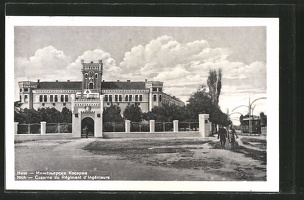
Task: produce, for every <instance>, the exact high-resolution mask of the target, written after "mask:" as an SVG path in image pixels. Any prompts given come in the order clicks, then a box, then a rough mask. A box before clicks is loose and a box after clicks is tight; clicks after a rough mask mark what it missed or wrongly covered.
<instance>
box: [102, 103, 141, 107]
mask: <svg viewBox="0 0 304 200" xmlns="http://www.w3.org/2000/svg"><path fill="white" fill-rule="evenodd" d="M107 105H108V106H109V105H113V103H112V102H110V103H109V102H108V103H107ZM115 105H118V106H119V103H116V104H115ZM129 105H131V103H130V102H129V103H128V106H129ZM135 106H140V103H135Z"/></svg>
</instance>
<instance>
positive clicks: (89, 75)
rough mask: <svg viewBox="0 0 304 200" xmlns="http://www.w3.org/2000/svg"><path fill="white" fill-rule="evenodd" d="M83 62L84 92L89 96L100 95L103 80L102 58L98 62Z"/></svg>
mask: <svg viewBox="0 0 304 200" xmlns="http://www.w3.org/2000/svg"><path fill="white" fill-rule="evenodd" d="M81 63H82V70H81V72H82V94H83V95H84V96H87V98H94V97H99V95H100V94H101V81H102V70H103V64H102V60H99V61H98V63H93V61H92V62H89V63H84V60H81Z"/></svg>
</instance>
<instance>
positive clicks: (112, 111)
mask: <svg viewBox="0 0 304 200" xmlns="http://www.w3.org/2000/svg"><path fill="white" fill-rule="evenodd" d="M120 112H121V109H120V107H119V106H117V105H111V106H110V107H107V108H105V109H104V111H103V122H123V121H124V120H123V118H122V116H121V115H120Z"/></svg>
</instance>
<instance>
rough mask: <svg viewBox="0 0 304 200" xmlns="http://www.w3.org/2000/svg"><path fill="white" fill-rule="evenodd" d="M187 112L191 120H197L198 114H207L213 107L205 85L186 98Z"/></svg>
mask: <svg viewBox="0 0 304 200" xmlns="http://www.w3.org/2000/svg"><path fill="white" fill-rule="evenodd" d="M188 102H189V103H188V105H187V112H188V116H189V118H190V119H191V120H194V121H198V115H199V114H207V113H208V114H209V113H211V111H212V109H213V105H212V99H211V97H210V95H209V93H208V92H206V86H205V85H202V86H201V87H200V89H199V90H198V91H197V92H195V93H194V94H192V95H191V96H190V98H189V100H188Z"/></svg>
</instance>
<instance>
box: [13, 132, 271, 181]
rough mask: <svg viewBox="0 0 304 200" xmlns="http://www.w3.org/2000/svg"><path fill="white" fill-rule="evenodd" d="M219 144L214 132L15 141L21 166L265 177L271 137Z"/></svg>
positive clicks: (140, 175)
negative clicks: (163, 136)
mask: <svg viewBox="0 0 304 200" xmlns="http://www.w3.org/2000/svg"><path fill="white" fill-rule="evenodd" d="M239 143H240V144H241V146H239V147H238V148H237V149H236V150H234V151H232V150H230V149H229V147H228V146H227V149H220V148H219V142H218V140H217V139H216V138H215V137H210V138H205V139H202V138H178V139H172V138H171V139H168V138H167V139H161V138H160V139H135V140H134V139H94V138H89V139H75V140H42V141H27V142H22V143H17V144H15V156H16V159H15V160H16V162H15V164H16V166H15V168H16V171H17V170H29V171H33V170H50V171H56V170H57V171H63V170H66V171H68V170H75V171H90V170H94V171H100V172H103V173H105V174H108V175H110V176H111V179H113V180H171V181H172V180H179V181H198V180H199V181H209V180H210V181H228V180H247V181H257V180H258V181H265V180H266V141H265V140H264V139H263V138H262V139H261V138H258V139H254V138H253V139H250V138H249V139H248V137H247V138H244V139H242V140H240V141H239Z"/></svg>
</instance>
